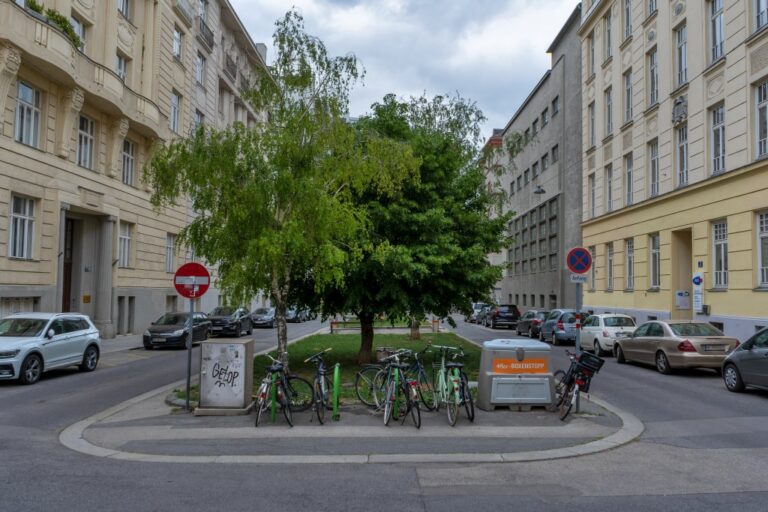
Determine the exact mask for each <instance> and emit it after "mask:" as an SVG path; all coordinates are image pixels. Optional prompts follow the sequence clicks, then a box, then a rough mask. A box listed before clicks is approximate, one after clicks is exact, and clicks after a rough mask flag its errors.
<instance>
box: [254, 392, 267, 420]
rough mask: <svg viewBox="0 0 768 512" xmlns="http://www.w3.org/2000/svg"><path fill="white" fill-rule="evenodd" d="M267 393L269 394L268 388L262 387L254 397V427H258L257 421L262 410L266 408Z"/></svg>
mask: <svg viewBox="0 0 768 512" xmlns="http://www.w3.org/2000/svg"><path fill="white" fill-rule="evenodd" d="M269 392H270V389H269V386H266V387H263V386H262V387H260V388H259V394H258V396H257V397H256V405H255V407H256V424H255V426H256V427H258V426H259V420H260V419H261V413H262V412H264V409H266V408H267V400H268V398H267V397H269Z"/></svg>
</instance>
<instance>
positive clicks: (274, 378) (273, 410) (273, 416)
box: [270, 373, 277, 423]
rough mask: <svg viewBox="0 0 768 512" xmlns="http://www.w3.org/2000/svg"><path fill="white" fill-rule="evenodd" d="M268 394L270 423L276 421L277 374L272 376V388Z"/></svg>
mask: <svg viewBox="0 0 768 512" xmlns="http://www.w3.org/2000/svg"><path fill="white" fill-rule="evenodd" d="M270 390H271V391H270V394H271V395H272V407H271V412H270V419H271V420H272V423H275V422H276V421H277V374H276V373H273V374H272V387H271V388H270Z"/></svg>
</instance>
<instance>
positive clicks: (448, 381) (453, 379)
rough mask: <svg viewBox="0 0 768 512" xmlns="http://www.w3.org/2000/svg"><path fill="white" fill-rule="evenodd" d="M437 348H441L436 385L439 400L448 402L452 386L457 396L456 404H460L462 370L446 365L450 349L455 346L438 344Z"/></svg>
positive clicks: (444, 402) (442, 402)
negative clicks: (449, 367)
mask: <svg viewBox="0 0 768 512" xmlns="http://www.w3.org/2000/svg"><path fill="white" fill-rule="evenodd" d="M435 348H438V349H440V366H439V367H438V369H437V386H436V387H437V392H438V398H439V401H440V403H441V404H447V403H448V395H449V394H450V389H451V387H452V388H453V391H454V396H455V397H456V404H457V405H460V403H461V396H460V389H459V387H460V386H461V372H459V369H458V368H451V369H450V370H448V368H446V367H445V359H446V357H447V355H448V352H449V350H450V349H451V348H453V347H440V346H436V347H435ZM449 386H450V387H449Z"/></svg>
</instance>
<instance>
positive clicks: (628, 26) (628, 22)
mask: <svg viewBox="0 0 768 512" xmlns="http://www.w3.org/2000/svg"><path fill="white" fill-rule="evenodd" d="M631 35H632V0H624V39H626V38H628V37H629V36H631Z"/></svg>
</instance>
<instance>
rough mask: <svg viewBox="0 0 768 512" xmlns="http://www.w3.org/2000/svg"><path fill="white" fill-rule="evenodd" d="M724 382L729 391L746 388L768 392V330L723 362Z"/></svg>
mask: <svg viewBox="0 0 768 512" xmlns="http://www.w3.org/2000/svg"><path fill="white" fill-rule="evenodd" d="M723 381H724V382H725V387H726V388H727V389H728V391H734V392H738V391H744V388H745V387H755V388H760V389H765V390H768V328H766V329H763V330H762V331H760V332H758V333H757V334H755V335H754V336H752V337H751V338H749V339H748V340H747V341H745V342H744V343H743V344H742V345H741V346H739V347H738V348H737V349H736V350H734V351H733V352H731V353H730V354H729V355H728V357H726V358H725V361H724V362H723Z"/></svg>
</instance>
